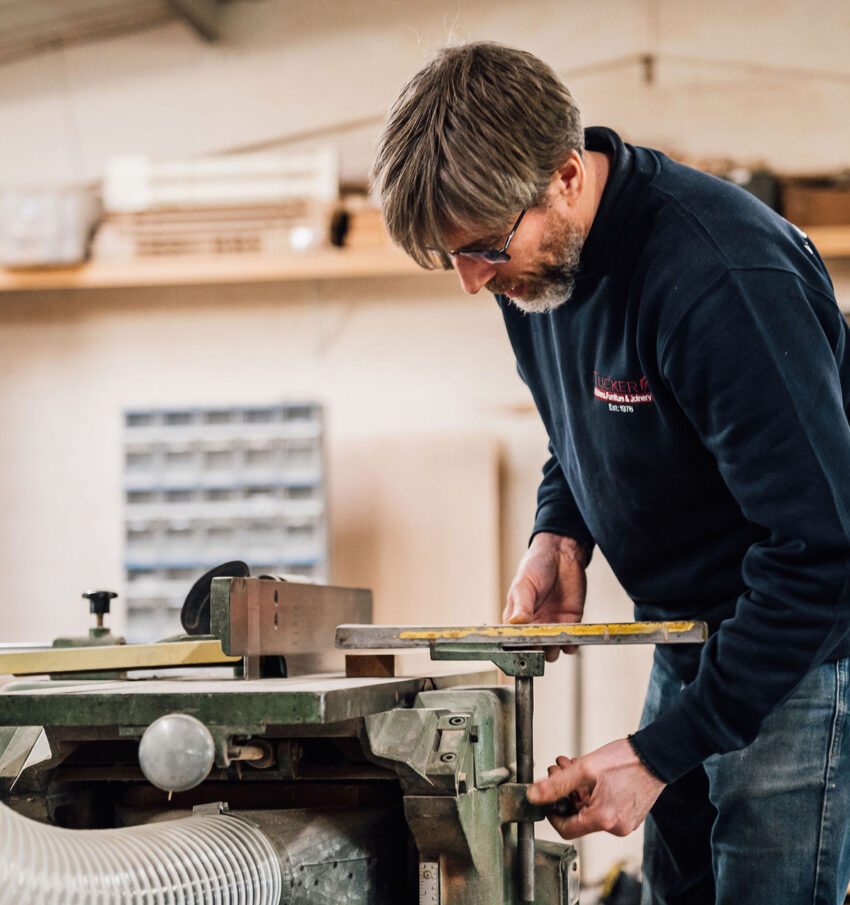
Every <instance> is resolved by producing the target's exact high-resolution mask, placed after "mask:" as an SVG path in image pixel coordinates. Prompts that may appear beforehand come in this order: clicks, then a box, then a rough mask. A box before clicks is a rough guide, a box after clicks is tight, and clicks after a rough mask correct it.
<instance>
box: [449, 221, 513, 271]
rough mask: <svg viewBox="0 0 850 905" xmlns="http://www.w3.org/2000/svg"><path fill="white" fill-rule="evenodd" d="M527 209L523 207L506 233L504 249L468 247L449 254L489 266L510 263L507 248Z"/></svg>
mask: <svg viewBox="0 0 850 905" xmlns="http://www.w3.org/2000/svg"><path fill="white" fill-rule="evenodd" d="M527 210H528V208H527V207H524V208H523V209H522V210H521V211H520V214H519V216H518V217H517V218H516V223H514V226H513V229H512V230H511V231H510V232H509V233H508V238H507V239H506V240H505V245H504V248H483V249H476V248H470V247H469V246H468V245H467V246H464V247H463V248H458V249H457V250H456V251H450V252H449V254H450V255H451V256H452V257H453V258H454V257H456V256H457V255H463V257H465V258H473V259H474V260H476V261H488V262H489V263H490V264H504V263H505V261H510V259H511V256H510V255H509V254H508V246H509V245H510V244H511V239H513V237H514V233H515V232H516V231H517V228H518V227H519V225H520V223H522V218H523V217H524V216H525V214H526V211H527Z"/></svg>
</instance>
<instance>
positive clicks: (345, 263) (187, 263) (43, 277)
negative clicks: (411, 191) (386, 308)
mask: <svg viewBox="0 0 850 905" xmlns="http://www.w3.org/2000/svg"><path fill="white" fill-rule="evenodd" d="M424 272H425V271H423V270H422V269H421V268H420V267H418V266H417V265H416V264H415V263H414V262H413V261H411V260H410V258H408V257H407V255H405V254H404V253H403V252H401V251H398V250H397V249H395V248H391V247H386V248H356V249H341V248H327V249H321V250H318V251H313V252H305V253H303V254H296V253H293V254H291V255H288V256H286V257H283V256H281V257H279V258H270V257H261V256H256V255H233V256H221V257H203V258H201V257H193V258H188V257H186V258H159V259H154V260H143V261H139V260H137V261H91V262H90V263H88V264H82V265H80V266H78V267H61V268H59V267H57V268H33V269H8V268H6V269H0V292H29V291H38V290H47V289H107V288H118V287H129V286H181V285H207V284H211V283H263V282H266V283H267V282H286V281H293V280H333V279H349V278H352V277H394V276H409V275H413V274H418V273H424Z"/></svg>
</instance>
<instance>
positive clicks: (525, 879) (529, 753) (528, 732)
mask: <svg viewBox="0 0 850 905" xmlns="http://www.w3.org/2000/svg"><path fill="white" fill-rule="evenodd" d="M515 681H516V772H517V782H520V783H526V784H527V783H532V782H534V739H533V733H532V726H533V716H534V685H533V681H534V680H533V679H532V678H531V677H530V676H517V677H516V679H515ZM517 867H518V869H519V870H518V875H519V898H520V901H521V902H524V903H530V902H534V823H533V821H525V822H522V823H518V824H517Z"/></svg>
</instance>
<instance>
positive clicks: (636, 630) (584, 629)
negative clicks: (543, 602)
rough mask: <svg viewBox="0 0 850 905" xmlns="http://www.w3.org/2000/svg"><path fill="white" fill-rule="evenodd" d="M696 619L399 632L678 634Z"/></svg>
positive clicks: (424, 635)
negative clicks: (688, 620)
mask: <svg viewBox="0 0 850 905" xmlns="http://www.w3.org/2000/svg"><path fill="white" fill-rule="evenodd" d="M694 625H695V623H693V622H598V623H587V624H582V623H580V622H579V623H576V624H575V625H570V624H564V625H560V624H558V625H476V626H458V627H457V628H441V629H418V630H407V631H403V632H399V636H398V637H399V638H400V639H401V640H403V641H445V640H458V639H460V638H468V637H469V636H470V635H478V636H483V637H485V638H557V637H558V636H559V635H565V636H567V637H574V638H582V637H589V636H594V635H651V634H653V633H654V632H665V631H666V632H668V633H669V634H672V635H676V634H680V633H682V632H688V631H691V630H692V629H693V628H694Z"/></svg>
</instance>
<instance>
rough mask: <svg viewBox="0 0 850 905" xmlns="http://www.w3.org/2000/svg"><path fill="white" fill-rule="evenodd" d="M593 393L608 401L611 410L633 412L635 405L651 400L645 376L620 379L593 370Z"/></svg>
mask: <svg viewBox="0 0 850 905" xmlns="http://www.w3.org/2000/svg"><path fill="white" fill-rule="evenodd" d="M593 395H594V396H595V397H596V398H597V399H601V400H602V401H603V402H607V403H608V409H609V410H610V411H612V412H633V411H634V407H635V406H636V405H646V404H647V403H650V402H652V401H653V399H652V393H651V392H650V391H649V384H648V383H647V380H646V377H641V378H640V379H639V380H620V379H618V378H616V377H603V376H602V375H601V374H600V373H599V372H598V371H594V372H593Z"/></svg>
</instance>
